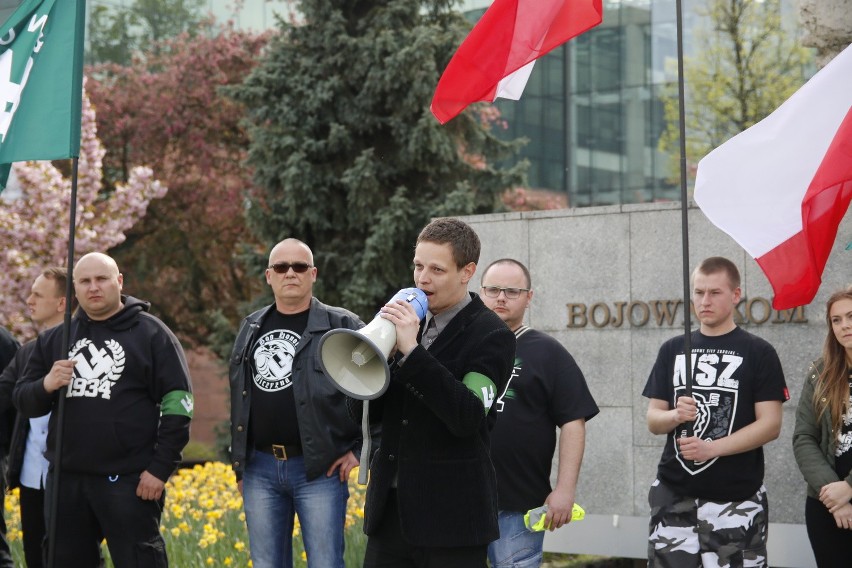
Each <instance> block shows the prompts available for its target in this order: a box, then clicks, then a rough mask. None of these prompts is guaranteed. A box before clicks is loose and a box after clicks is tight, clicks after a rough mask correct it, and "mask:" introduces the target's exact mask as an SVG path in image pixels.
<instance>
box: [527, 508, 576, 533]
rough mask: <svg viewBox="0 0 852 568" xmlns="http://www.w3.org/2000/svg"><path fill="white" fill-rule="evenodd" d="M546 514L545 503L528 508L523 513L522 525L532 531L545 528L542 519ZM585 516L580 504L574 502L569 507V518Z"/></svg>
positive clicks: (574, 519)
mask: <svg viewBox="0 0 852 568" xmlns="http://www.w3.org/2000/svg"><path fill="white" fill-rule="evenodd" d="M546 516H547V505H542V506H541V507H536V508H535V509H530V510H529V511H527V512H526V514H525V515H524V525H525V526H526V527H527V528H528V529H529V530H531V531H533V532H539V531H543V530H545V529H546V528H547V527H545V526H544V519H545V517H546ZM585 517H586V511H584V510H583V508H582V507H581V506H579V505H578V504H576V503H574V508H573V509H571V520H572V521H582V520H583V519H584V518H585Z"/></svg>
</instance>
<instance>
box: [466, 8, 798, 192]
mask: <svg viewBox="0 0 852 568" xmlns="http://www.w3.org/2000/svg"><path fill="white" fill-rule="evenodd" d="M489 4H490V2H489V1H487V0H485V1H476V0H468V1H467V2H464V4H463V7H464V9H465V12H466V13H467V14H468V15H469V16H470V17H471V19H473V20H475V19H477V18H479V16H480V15H481V14H482V13H483V12H484V10H485V8H486V7H487V6H488V5H489ZM703 4H704V3H703V2H698V1H697V0H696V1H684V2H683V12H684V16H683V29H684V30H685V31H684V51H685V53H686V54H687V55H689V54H690V53H691V52H692V51H693V49H692V45H691V40H692V38H693V37H694V31H695V30H696V29H697V26H701V25H704V24H705V22H702V21H701V17H700V16H699V15H698V12H697V10H696V7H698V6H701V5H703ZM787 4H790V2H788V3H787ZM782 6H783V12H784V13H785V15H786V18H785V21H787V22H788V23H791V25H793V26H795V16H796V14H795V11H794V9H793V8H792V6H790V5H785V4H784V3H782ZM676 33H677V30H676V4H675V1H674V0H609V1H607V0H605V1H604V20H603V23H602V24H601V25H600V26H598V27H596V28H593V29H592V30H590V31H588V32H586V33H585V34H582V35H580V36H579V37H577V38H575V39H573V40H571V41H570V42H568V43H567V44H565V45H563V46H562V47H560V48H557V49H556V50H554V51H552V52H551V53H549V54H548V55H546V56H544V57H542V58H540V59H539V60H538V61H537V62H536V66H535V69H534V71H533V73H532V76H531V77H530V80H529V83H528V84H527V87H526V90H525V91H524V94H523V97H522V98H521V100H520V101H508V100H502V99H498V100H497V102H496V103H495V104H496V105H497V107H498V108H499V109H500V111H501V114H502V117H503V118H504V119H505V121H506V123H507V124H508V128H506V129H505V130H502V131H501V130H500V129H495V131H497V132H498V133H499V134H498V135H500V136H502V137H506V138H516V137H525V138H527V139H528V140H529V142H528V144H527V145H526V147H525V148H524V149H523V150H522V151H521V157H522V158H526V159H527V160H529V162H530V169H529V172H528V183H529V186H530V187H532V188H536V189H544V190H551V191H557V192H564V193H565V194H567V196H568V204H569V206H571V207H579V206H588V205H610V204H620V203H642V202H649V201H662V200H679V199H680V186H679V182H678V181H677V178H676V176H673V172H676V171H677V167H678V165H679V160H678V157H677V156H674V157H672V156H669V155H667V154H666V153H664V152H662V151H660V149H659V140H660V136H661V134H662V133H663V131H664V130H665V127H666V120H665V116H664V112H663V107H664V105H663V96H664V95H670V94H672V93H676V81H677V36H676ZM793 33H795V30H793ZM803 81H804V77H803ZM673 159H674V160H675V164H671V163H670V162H671V160H673Z"/></svg>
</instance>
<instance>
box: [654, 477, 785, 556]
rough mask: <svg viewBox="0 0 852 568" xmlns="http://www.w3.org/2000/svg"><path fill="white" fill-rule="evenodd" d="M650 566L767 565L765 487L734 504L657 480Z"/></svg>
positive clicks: (767, 523) (767, 516)
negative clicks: (683, 492) (691, 493)
mask: <svg viewBox="0 0 852 568" xmlns="http://www.w3.org/2000/svg"><path fill="white" fill-rule="evenodd" d="M648 504H649V505H650V506H651V522H650V527H649V534H650V536H649V538H648V567H649V568H654V567H656V568H669V567H671V568H691V567H699V566H700V567H704V568H717V567H719V568H749V567H766V566H768V564H767V563H766V537H767V529H768V526H769V521H768V519H769V502H768V501H767V498H766V488H765V487H763V486H761V488H760V489H759V490H758V491H757V493H755V494H754V495H753V496H752V497H750V498H749V499H746V500H745V501H733V502H730V503H723V502H716V501H707V500H705V499H695V498H693V497H684V496H682V495H678V494H676V493H674V492H673V491H672V490H671V489H670V488H669V487H667V486H665V485H663V484H662V483H660V481H659V480H655V481H654V483H653V484H652V485H651V491H650V492H649V493H648Z"/></svg>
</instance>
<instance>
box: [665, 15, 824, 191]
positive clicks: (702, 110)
mask: <svg viewBox="0 0 852 568" xmlns="http://www.w3.org/2000/svg"><path fill="white" fill-rule="evenodd" d="M699 10H700V12H699V14H700V15H701V16H702V17H703V18H704V20H705V21H706V23H707V26H706V27H705V28H703V29H699V30H698V31H697V32H696V34H695V46H694V47H695V55H693V56H691V57H685V58H684V83H685V90H686V99H687V100H686V140H687V142H686V155H687V164H688V166H689V168H688V171H689V178H690V181H693V180H694V174H695V167H696V164H697V163H698V161H699V160H700V159H701V158H703V157H704V156H705V155H706V154H707V153H708V152H710V151H711V150H712V149H714V148H716V147H717V146H719V145H720V144H722V143H723V142H725V141H726V140H728V139H729V138H731V137H732V136H734V135H736V134H738V133H740V132H742V131H743V130H745V129H746V128H748V127H750V126H752V125H753V124H755V123H757V122H759V121H760V120H762V119H763V118H765V117H766V116H767V115H769V114H770V113H771V112H772V111H774V110H775V109H776V108H778V107H779V106H780V105H781V103H783V102H784V101H785V100H786V99H787V98H789V97H790V95H792V94H793V93H794V92H795V91H796V90H797V89H798V88H799V87H800V86H801V85H802V84H803V83H804V81H805V79H806V73H807V72H808V70H809V69H810V66H811V62H812V61H813V54H812V52H811V51H810V50H808V49H806V48H804V47H802V46H801V43H800V42H799V39H798V38H797V37H796V35H795V34H794V33H792V32H791V31H790V30H789V29H784V26H783V25H782V18H781V5H780V0H760V1H757V0H711V1H709V2H707V3H706V5H705V6H703V7H702V8H699ZM664 99H665V117H666V123H667V128H666V131H665V132H664V133H663V135H662V137H661V138H660V150H662V151H664V152H667V153H669V154H670V155H671V156H672V157H673V158H674V159H672V161H671V163H672V172H671V174H672V178H673V179H674V180H678V179H680V171H679V164H680V162H679V160H678V159H677V158H676V157H677V156H678V155H679V153H680V150H679V148H680V146H679V144H680V135H679V132H678V130H679V127H678V112H679V110H678V100H677V87H676V85H673V86H672V87H671V88H670V90H669V92H668V93H667V94H666V96H665V97H664Z"/></svg>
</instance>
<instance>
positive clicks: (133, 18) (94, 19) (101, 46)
mask: <svg viewBox="0 0 852 568" xmlns="http://www.w3.org/2000/svg"><path fill="white" fill-rule="evenodd" d="M204 3H205V2H204V0H135V1H134V2H133V4H131V5H130V6H119V5H115V4H114V3H112V2H110V3H104V4H101V3H99V2H93V3H92V7H91V11H90V16H89V18H90V24H89V45H88V46H87V48H86V57H87V58H88V59H87V60H88V62H89V63H118V64H121V65H128V64H129V63H130V61H131V58H132V57H133V55H134V53H137V52H145V51H148V50H149V49H158V48H159V46H158V42H160V41H162V40H164V39H167V38H171V37H175V36H177V35H179V34H181V33H183V32H191V31H192V30H194V29H195V28H196V27H197V26H198V24H199V22H200V21H201V14H202V12H201V7H202V6H203V5H204Z"/></svg>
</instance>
